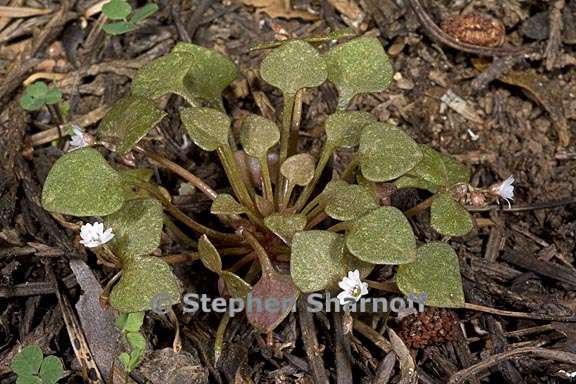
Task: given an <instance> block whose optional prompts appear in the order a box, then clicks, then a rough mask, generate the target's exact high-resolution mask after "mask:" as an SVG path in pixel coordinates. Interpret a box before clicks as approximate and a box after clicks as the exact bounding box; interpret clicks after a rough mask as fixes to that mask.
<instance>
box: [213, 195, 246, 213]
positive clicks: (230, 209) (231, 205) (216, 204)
mask: <svg viewBox="0 0 576 384" xmlns="http://www.w3.org/2000/svg"><path fill="white" fill-rule="evenodd" d="M210 213H213V214H215V215H240V214H242V213H246V208H244V206H243V205H241V204H240V203H239V202H237V201H236V199H235V198H234V197H233V196H232V195H229V194H227V193H221V194H219V195H218V196H216V198H215V199H214V201H213V202H212V206H211V207H210Z"/></svg>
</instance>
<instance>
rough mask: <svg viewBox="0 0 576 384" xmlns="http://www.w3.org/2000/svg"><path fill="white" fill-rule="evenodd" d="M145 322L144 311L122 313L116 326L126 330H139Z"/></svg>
mask: <svg viewBox="0 0 576 384" xmlns="http://www.w3.org/2000/svg"><path fill="white" fill-rule="evenodd" d="M143 323H144V312H132V313H121V314H120V315H119V316H118V319H116V326H117V327H118V328H119V329H121V330H123V331H126V332H139V331H140V328H141V327H142V324H143Z"/></svg>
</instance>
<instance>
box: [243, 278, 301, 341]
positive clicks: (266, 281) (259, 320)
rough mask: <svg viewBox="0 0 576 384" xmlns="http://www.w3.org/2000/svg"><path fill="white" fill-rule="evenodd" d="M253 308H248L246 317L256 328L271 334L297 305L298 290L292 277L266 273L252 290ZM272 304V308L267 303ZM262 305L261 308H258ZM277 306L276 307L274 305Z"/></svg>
mask: <svg viewBox="0 0 576 384" xmlns="http://www.w3.org/2000/svg"><path fill="white" fill-rule="evenodd" d="M251 295H252V302H253V303H255V304H254V305H253V306H252V308H250V306H249V305H247V306H246V317H247V318H248V321H249V322H250V324H252V326H253V327H254V328H256V329H257V330H258V331H260V332H262V333H270V332H272V331H273V330H274V328H276V327H277V326H278V324H280V323H281V322H282V320H284V319H285V318H286V316H288V314H289V313H290V312H291V311H292V308H293V307H294V305H295V304H296V299H297V298H298V290H297V289H296V287H295V286H294V283H292V279H291V278H290V275H283V274H280V273H277V272H271V273H265V274H263V275H262V277H261V278H260V280H259V281H258V282H257V283H256V284H255V285H254V287H253V288H252V292H251ZM267 302H268V303H271V304H270V306H269V305H267V304H266V303H267ZM257 303H260V305H261V307H260V308H258V304H257ZM274 303H275V304H276V305H275V307H272V305H274Z"/></svg>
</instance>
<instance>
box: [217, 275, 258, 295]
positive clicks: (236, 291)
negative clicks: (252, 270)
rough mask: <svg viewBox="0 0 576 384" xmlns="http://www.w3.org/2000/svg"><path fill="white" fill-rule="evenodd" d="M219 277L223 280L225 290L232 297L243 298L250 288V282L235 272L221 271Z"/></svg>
mask: <svg viewBox="0 0 576 384" xmlns="http://www.w3.org/2000/svg"><path fill="white" fill-rule="evenodd" d="M220 277H221V278H222V280H224V284H226V290H227V291H228V293H229V294H230V296H232V297H239V298H245V297H246V296H248V294H249V293H250V291H251V290H252V287H251V286H250V284H248V283H247V282H246V281H244V279H242V278H241V277H240V276H238V275H237V274H235V273H232V272H229V271H223V272H222V275H220Z"/></svg>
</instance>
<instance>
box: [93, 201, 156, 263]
mask: <svg viewBox="0 0 576 384" xmlns="http://www.w3.org/2000/svg"><path fill="white" fill-rule="evenodd" d="M163 219H164V212H163V210H162V205H161V204H160V203H159V202H158V200H156V199H140V200H131V201H127V202H126V203H125V204H124V206H122V208H121V209H120V210H119V211H116V212H114V213H113V214H111V215H109V216H106V217H105V218H104V226H105V227H106V228H112V233H114V238H113V239H112V241H111V243H110V244H111V246H112V248H113V249H114V251H116V254H117V255H119V256H120V258H121V259H122V261H124V262H125V261H126V260H127V259H128V258H134V257H136V256H142V255H148V254H150V253H152V252H153V251H154V250H155V249H156V248H158V246H159V245H160V237H161V235H162V226H163Z"/></svg>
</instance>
